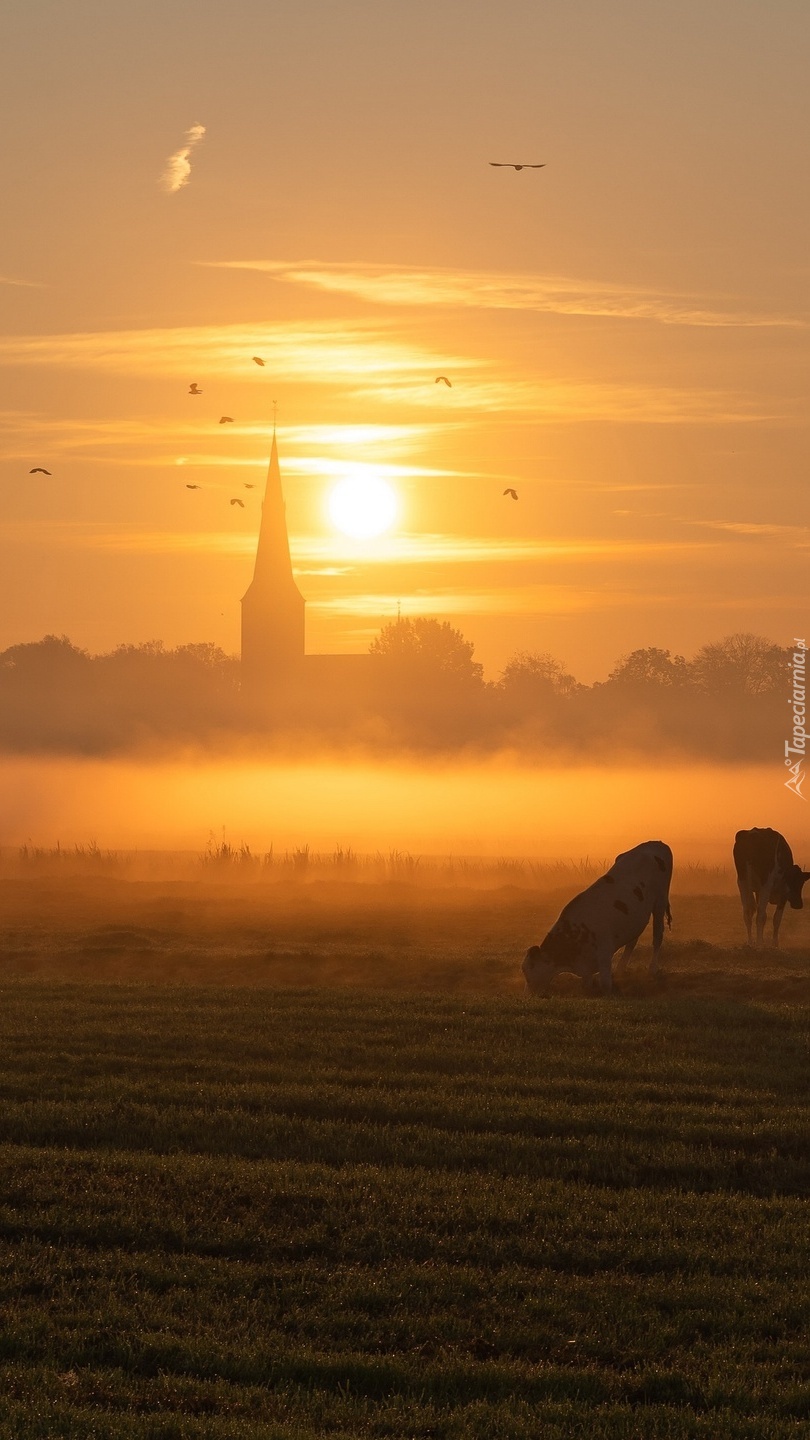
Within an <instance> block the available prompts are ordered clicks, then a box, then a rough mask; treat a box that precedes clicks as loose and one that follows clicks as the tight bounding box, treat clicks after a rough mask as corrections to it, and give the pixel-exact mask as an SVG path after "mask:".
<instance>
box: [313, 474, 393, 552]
mask: <svg viewBox="0 0 810 1440" xmlns="http://www.w3.org/2000/svg"><path fill="white" fill-rule="evenodd" d="M327 508H328V510H329V518H330V519H331V521H332V524H333V525H335V526H336V528H337V529H338V530H340V531H341V532H342V534H344V535H348V536H349V537H350V538H351V539H352V540H370V539H372V538H373V536H375V535H382V533H383V531H384V530H388V529H390V527H391V526H392V525H393V523H394V521H395V520H396V518H397V514H398V513H399V498H398V496H397V494H396V492H395V491H394V490H392V488H391V486H390V485H388V484H387V483H386V481H385V480H380V479H379V477H378V476H376V475H348V476H347V477H346V479H345V480H340V481H339V482H338V484H337V485H335V486H334V488H333V489H332V490H330V491H329V495H328V497H327Z"/></svg>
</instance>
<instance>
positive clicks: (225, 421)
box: [219, 415, 233, 425]
mask: <svg viewBox="0 0 810 1440" xmlns="http://www.w3.org/2000/svg"><path fill="white" fill-rule="evenodd" d="M219 423H220V425H232V424H233V416H232V415H220V417H219Z"/></svg>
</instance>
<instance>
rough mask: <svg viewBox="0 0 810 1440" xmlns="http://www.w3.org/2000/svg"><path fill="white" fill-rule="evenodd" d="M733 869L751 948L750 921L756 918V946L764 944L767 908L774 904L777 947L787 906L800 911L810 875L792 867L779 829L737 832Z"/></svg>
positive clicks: (794, 866)
mask: <svg viewBox="0 0 810 1440" xmlns="http://www.w3.org/2000/svg"><path fill="white" fill-rule="evenodd" d="M734 867H735V869H736V871H737V886H738V889H739V892H740V899H741V900H742V908H743V919H744V920H745V928H746V930H747V931H748V944H749V945H752V944H753V940H752V939H751V922H752V920H753V918H754V915H756V917H757V947H758V948H759V949H761V948H762V945H763V943H764V933H765V920H766V918H767V914H768V906H769V905H775V906H776V909H775V911H774V916H773V943H774V945H776V946H778V945H779V926H780V925H781V923H782V912H783V910H784V908H785V906H786V905H790V908H791V910H801V909H802V908H803V907H802V886H803V885H804V882H805V880H810V874H808V872H807V871H806V870H802V869H801V868H800V866H798V865H796V864H794V861H793V852H792V851H791V848H790V846H789V845H788V843H787V840H786V839H785V837H784V835H780V834H779V831H778V830H771V829H764V830H757V829H754V830H738V831H737V834H736V835H735V836H734Z"/></svg>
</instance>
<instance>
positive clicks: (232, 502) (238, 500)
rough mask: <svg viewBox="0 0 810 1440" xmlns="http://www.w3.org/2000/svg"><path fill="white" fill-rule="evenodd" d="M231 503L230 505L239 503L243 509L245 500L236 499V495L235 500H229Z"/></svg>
mask: <svg viewBox="0 0 810 1440" xmlns="http://www.w3.org/2000/svg"><path fill="white" fill-rule="evenodd" d="M231 504H232V505H241V507H242V509H243V510H244V508H245V502H244V500H240V499H238V497H237V499H236V500H232V501H231Z"/></svg>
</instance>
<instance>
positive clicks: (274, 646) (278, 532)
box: [242, 417, 304, 694]
mask: <svg viewBox="0 0 810 1440" xmlns="http://www.w3.org/2000/svg"><path fill="white" fill-rule="evenodd" d="M303 658H304V599H303V596H302V595H301V592H300V590H299V589H298V586H297V585H296V583H295V579H294V577H293V572H292V562H291V560H290V543H289V539H288V536H287V517H286V507H285V505H284V495H283V493H282V488H281V470H280V468H279V463H278V445H277V443H276V429H275V417H274V422H273V444H272V449H271V451H270V465H269V467H268V471H267V483H266V485H265V491H264V501H263V503H262V516H261V524H260V527H259V540H258V545H257V547H256V562H255V565H254V569H253V579H252V580H251V582H250V585H249V586H248V588H247V590H246V591H245V594H244V596H243V599H242V686H243V689H244V690H245V692H252V693H254V694H259V693H262V694H269V693H272V692H273V690H275V689H276V688H277V687H278V684H279V683H283V682H284V681H285V680H286V679H288V678H289V675H290V671H291V670H292V669H295V668H296V667H297V666H298V665H299V664H300V663H301V662H302V661H303Z"/></svg>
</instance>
